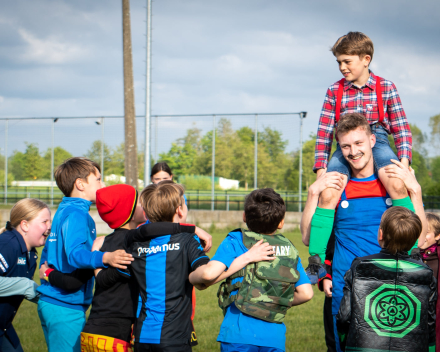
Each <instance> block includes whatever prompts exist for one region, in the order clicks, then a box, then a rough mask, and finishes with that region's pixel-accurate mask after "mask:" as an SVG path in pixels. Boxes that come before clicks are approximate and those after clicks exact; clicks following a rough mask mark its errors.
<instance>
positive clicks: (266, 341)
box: [190, 188, 313, 352]
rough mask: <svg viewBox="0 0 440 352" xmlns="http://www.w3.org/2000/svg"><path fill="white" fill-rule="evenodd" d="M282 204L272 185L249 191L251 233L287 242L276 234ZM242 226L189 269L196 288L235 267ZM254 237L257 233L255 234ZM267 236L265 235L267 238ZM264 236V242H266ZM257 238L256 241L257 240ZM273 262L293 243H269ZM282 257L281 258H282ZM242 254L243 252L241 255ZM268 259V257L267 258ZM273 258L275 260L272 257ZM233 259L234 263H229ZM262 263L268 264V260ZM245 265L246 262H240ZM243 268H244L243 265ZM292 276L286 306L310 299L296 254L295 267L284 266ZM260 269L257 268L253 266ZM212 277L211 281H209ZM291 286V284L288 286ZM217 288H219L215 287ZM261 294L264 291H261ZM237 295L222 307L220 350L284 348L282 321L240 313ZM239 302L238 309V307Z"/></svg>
mask: <svg viewBox="0 0 440 352" xmlns="http://www.w3.org/2000/svg"><path fill="white" fill-rule="evenodd" d="M285 212H286V207H285V204H284V201H283V199H282V198H281V197H280V195H279V194H278V193H275V192H274V190H273V189H270V188H265V189H259V190H255V191H253V192H252V193H250V194H249V195H248V196H247V197H246V200H245V210H244V214H243V221H244V222H245V223H246V225H247V227H248V228H249V230H250V231H252V232H253V233H256V234H257V236H261V235H258V234H262V235H263V237H264V236H273V237H274V238H275V237H276V238H279V239H281V240H283V241H285V242H288V243H290V242H289V241H288V240H287V239H285V238H284V237H283V236H282V235H277V234H276V231H277V229H281V228H282V227H283V225H284V216H285ZM244 233H247V232H246V231H243V230H240V229H238V230H234V231H232V232H230V233H229V234H228V236H227V237H226V239H225V240H224V241H223V242H222V243H221V244H220V246H219V248H218V249H217V252H216V254H215V255H214V257H213V258H212V259H211V261H210V262H209V263H208V264H207V265H204V266H201V267H199V268H198V269H197V270H196V271H194V272H193V273H191V275H190V282H191V283H192V284H193V285H196V287H197V288H199V289H203V288H205V287H206V286H209V285H211V284H213V283H215V282H218V281H220V280H223V279H225V278H227V277H229V276H231V275H232V274H233V273H235V272H237V271H238V270H239V269H241V268H243V265H242V266H241V267H237V265H239V261H238V260H237V261H235V262H234V259H236V258H238V257H239V256H241V255H242V254H244V253H247V252H248V247H247V246H246V245H245V243H244V240H245V235H244ZM256 238H258V237H256ZM267 238H268V237H266V239H267ZM266 239H265V243H264V244H266ZM260 243H261V241H259V242H257V244H260ZM286 247H289V248H288V249H286ZM273 249H274V250H273V251H272V252H271V253H273V257H272V258H270V260H273V263H274V265H276V262H277V261H281V260H285V259H284V258H285V257H287V255H288V254H289V252H291V251H292V252H293V251H295V252H296V249H295V248H294V246H293V245H292V244H291V243H290V245H289V246H274V247H273ZM283 257H284V258H283ZM242 258H245V256H242ZM267 259H269V258H267ZM275 259H276V260H275ZM233 262H234V263H233ZM265 263H267V264H266V266H268V265H270V264H269V262H265ZM242 264H244V265H245V266H246V265H247V264H248V263H244V262H243V263H242ZM218 268H221V269H223V270H225V269H226V268H227V269H228V270H227V271H225V272H224V273H223V274H222V275H221V276H220V277H219V278H216V270H218ZM246 269H247V268H246ZM288 269H290V271H291V272H292V273H293V274H294V276H295V280H294V281H296V283H295V286H294V299H293V302H290V305H289V307H291V306H295V305H299V304H302V303H305V302H307V301H309V300H310V299H312V297H313V290H312V286H311V284H310V281H309V279H308V277H307V275H306V274H305V272H304V269H303V267H302V264H301V259H300V258H299V257H297V261H296V267H291V268H288ZM255 270H257V272H258V270H260V269H258V267H257V269H255ZM212 280H213V281H212ZM237 282H242V283H243V276H241V277H236V278H234V279H233V280H232V281H231V282H230V283H231V284H232V285H234V284H236V283H237ZM292 288H293V287H292ZM219 292H220V291H219ZM237 292H238V290H237V289H236V290H234V291H232V292H231V295H230V297H233V296H234V295H237ZM261 293H262V294H263V295H264V294H266V292H261ZM238 302H239V298H237V299H236V300H235V301H233V302H232V303H231V304H229V305H228V306H227V307H226V309H225V311H224V312H225V317H224V319H223V323H222V325H221V327H220V333H219V335H218V338H217V341H219V342H220V343H221V351H222V352H229V351H252V352H269V351H270V352H281V351H285V350H286V347H285V345H286V337H285V335H286V326H285V325H284V323H282V322H280V323H276V322H271V321H270V320H271V319H269V318H267V317H261V318H257V317H255V316H252V315H250V314H246V313H243V310H245V309H244V307H243V305H240V304H238ZM238 306H240V309H239V308H238Z"/></svg>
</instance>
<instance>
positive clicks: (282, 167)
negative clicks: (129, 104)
mask: <svg viewBox="0 0 440 352" xmlns="http://www.w3.org/2000/svg"><path fill="white" fill-rule="evenodd" d="M429 126H430V129H431V133H430V135H427V134H425V133H423V132H422V131H421V130H420V129H419V128H418V127H417V126H416V125H414V124H411V131H412V134H413V160H412V167H413V168H414V170H415V173H416V176H417V179H418V181H419V182H420V184H421V186H422V189H423V193H424V195H440V156H438V155H434V156H432V154H436V153H433V152H432V151H433V150H439V148H440V114H439V115H436V116H433V117H431V118H430V123H429ZM280 129H281V128H280ZM215 133H216V135H215V170H216V172H215V174H216V176H221V177H225V178H229V179H235V180H239V181H240V187H242V188H245V189H252V188H253V186H254V170H255V169H254V146H255V134H254V131H253V129H251V128H249V127H241V128H239V129H235V130H234V129H233V128H232V123H231V121H230V120H228V119H225V118H223V119H220V120H219V122H218V125H217V128H216V130H215ZM212 138H213V133H212V131H208V132H206V133H205V134H202V131H201V130H200V129H198V128H197V127H195V126H193V127H192V128H189V129H188V130H187V131H186V134H185V136H184V137H182V138H179V139H177V140H176V141H175V142H174V143H172V144H171V147H170V149H169V150H168V151H167V152H164V153H161V154H160V159H159V161H166V162H167V163H168V164H169V166H170V167H171V169H172V170H173V172H174V174H175V175H176V176H179V175H180V176H184V175H201V176H211V166H212ZM389 138H390V144H391V145H392V147H393V148H394V149H395V147H394V142H393V140H392V137H391V136H389ZM315 142H316V135H314V134H311V135H310V136H309V137H308V138H307V140H306V141H305V142H304V143H303V175H302V176H303V177H302V191H307V189H308V186H309V185H310V184H311V183H313V182H314V181H315V179H316V175H315V173H314V172H313V170H312V168H313V164H314V159H315V158H314V151H315ZM287 144H288V142H287V140H286V139H285V138H283V135H282V132H280V131H279V130H277V129H272V128H269V127H266V128H264V129H263V130H262V131H259V133H258V140H257V145H258V158H257V166H258V174H257V178H258V179H257V182H258V187H260V188H261V187H272V188H275V189H278V190H290V191H297V190H298V183H299V173H298V172H299V150H295V151H287V150H286V148H287ZM335 147H336V144H335V143H334V145H333V149H335ZM429 151H431V153H429ZM71 156H72V155H71V154H70V153H69V152H68V151H66V150H64V149H63V148H61V147H56V148H55V149H54V159H55V163H54V164H55V167H56V165H59V164H60V163H61V162H62V161H63V160H65V159H67V158H69V157H71ZM85 156H87V157H88V158H90V159H92V160H95V161H96V162H98V163H100V162H101V141H99V140H97V141H94V142H93V143H92V145H91V147H90V149H89V150H88V151H87V153H86V154H85ZM143 159H144V158H143V153H142V152H139V153H138V162H139V170H140V173H141V174H140V175H139V178H141V179H142V178H143ZM50 162H51V149H50V148H49V149H47V150H46V151H44V152H40V151H39V149H38V146H37V145H36V144H26V149H25V151H24V152H20V151H14V152H13V154H12V156H10V157H9V160H8V165H9V174H10V175H11V176H10V177H11V179H15V180H35V179H50ZM104 165H105V170H104V171H105V175H109V174H116V175H124V144H123V143H122V144H120V145H118V146H115V147H113V148H112V147H109V146H108V145H106V144H104ZM2 171H3V173H2ZM2 175H3V176H2ZM3 177H4V156H0V180H2V178H3ZM0 183H2V181H0Z"/></svg>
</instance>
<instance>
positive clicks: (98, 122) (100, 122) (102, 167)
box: [95, 117, 105, 182]
mask: <svg viewBox="0 0 440 352" xmlns="http://www.w3.org/2000/svg"><path fill="white" fill-rule="evenodd" d="M104 121H105V120H104V118H103V117H101V120H98V121H95V123H96V124H97V125H101V165H100V166H101V180H102V182H104V181H105V180H104V128H105V127H104Z"/></svg>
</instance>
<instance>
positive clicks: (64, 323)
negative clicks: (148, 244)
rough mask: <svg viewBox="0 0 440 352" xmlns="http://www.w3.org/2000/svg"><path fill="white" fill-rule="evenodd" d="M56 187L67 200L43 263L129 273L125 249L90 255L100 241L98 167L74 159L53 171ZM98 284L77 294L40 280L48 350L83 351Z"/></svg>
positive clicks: (60, 268) (56, 219)
mask: <svg viewBox="0 0 440 352" xmlns="http://www.w3.org/2000/svg"><path fill="white" fill-rule="evenodd" d="M55 180H56V182H57V186H58V187H59V188H60V189H61V191H62V192H63V194H64V195H65V197H64V198H63V201H62V202H61V204H60V206H59V207H58V210H57V212H56V214H55V217H54V219H53V223H52V229H51V233H50V235H49V238H48V240H47V241H46V245H45V247H44V250H43V253H42V256H41V263H45V262H46V261H47V263H48V265H49V266H50V267H51V268H53V269H56V270H58V271H61V272H63V273H71V272H73V271H74V270H76V269H96V268H103V267H106V266H107V265H111V266H113V267H115V268H119V269H126V268H127V267H126V265H128V264H130V263H131V262H132V261H133V258H132V256H131V255H130V254H127V253H126V252H125V251H124V250H119V251H115V252H111V253H110V252H105V253H103V252H100V251H95V252H91V249H92V245H93V241H94V240H95V238H96V229H95V222H94V221H93V219H92V217H91V216H90V214H89V208H90V205H91V204H92V202H95V200H96V191H97V190H98V189H101V188H102V187H103V186H104V185H103V183H102V182H101V174H100V169H99V165H98V164H96V163H95V162H93V161H91V160H88V159H86V158H79V157H77V158H70V159H68V160H66V161H65V162H64V163H63V164H61V165H60V166H59V167H58V168H57V170H56V171H55ZM93 284H94V279H93V278H91V279H90V280H88V281H87V283H86V284H84V285H83V286H81V288H80V289H79V290H77V291H74V292H67V291H65V290H63V289H61V288H58V287H55V286H52V285H51V284H50V283H49V282H45V281H42V284H41V286H40V287H39V288H38V292H40V293H41V296H40V301H39V303H38V315H39V316H40V320H41V325H42V328H43V332H44V337H45V338H46V343H47V346H48V349H49V351H52V352H53V351H63V352H69V351H78V352H79V351H80V335H81V331H82V329H83V327H84V324H85V321H86V317H85V312H86V310H87V309H88V307H89V305H90V303H91V302H92V298H93Z"/></svg>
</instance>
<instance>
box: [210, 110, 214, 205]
mask: <svg viewBox="0 0 440 352" xmlns="http://www.w3.org/2000/svg"><path fill="white" fill-rule="evenodd" d="M212 118H213V121H212V122H213V125H212V161H211V163H212V165H211V169H212V177H211V211H214V194H215V193H214V188H215V115H212Z"/></svg>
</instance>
